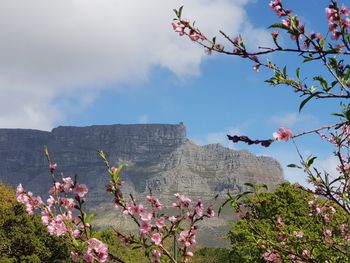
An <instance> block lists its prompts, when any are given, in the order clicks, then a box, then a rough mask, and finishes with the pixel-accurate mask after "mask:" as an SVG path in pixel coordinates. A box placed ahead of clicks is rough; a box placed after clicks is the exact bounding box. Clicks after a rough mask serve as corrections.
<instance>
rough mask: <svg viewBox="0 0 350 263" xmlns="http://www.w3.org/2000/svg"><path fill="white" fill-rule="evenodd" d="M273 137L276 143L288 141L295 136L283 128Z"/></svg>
mask: <svg viewBox="0 0 350 263" xmlns="http://www.w3.org/2000/svg"><path fill="white" fill-rule="evenodd" d="M272 136H273V138H274V139H275V140H276V141H288V140H289V139H290V138H292V136H293V134H292V131H291V130H290V129H287V128H284V127H281V128H279V130H278V131H277V132H274V133H273V134H272Z"/></svg>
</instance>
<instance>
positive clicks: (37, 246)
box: [0, 183, 69, 263]
mask: <svg viewBox="0 0 350 263" xmlns="http://www.w3.org/2000/svg"><path fill="white" fill-rule="evenodd" d="M0 195H1V197H2V199H1V202H0V262H4V263H10V262H68V261H69V252H68V246H67V245H66V244H64V243H63V242H62V240H60V239H58V238H56V237H52V236H50V235H49V233H48V232H47V230H46V228H45V227H44V226H43V225H42V223H41V221H40V218H39V217H38V216H35V217H33V218H30V217H29V216H28V215H27V213H26V211H25V208H24V206H23V205H21V204H19V203H17V202H16V196H15V193H14V191H13V190H12V189H11V188H10V187H7V186H5V185H4V184H2V183H0Z"/></svg>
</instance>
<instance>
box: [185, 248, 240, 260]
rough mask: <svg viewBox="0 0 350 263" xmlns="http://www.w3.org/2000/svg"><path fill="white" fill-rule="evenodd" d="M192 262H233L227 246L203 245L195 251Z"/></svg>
mask: <svg viewBox="0 0 350 263" xmlns="http://www.w3.org/2000/svg"><path fill="white" fill-rule="evenodd" d="M191 262H193V263H234V262H237V261H232V257H231V254H230V250H229V249H227V248H211V247H205V248H201V249H198V250H196V251H195V256H194V258H193V260H192V261H191Z"/></svg>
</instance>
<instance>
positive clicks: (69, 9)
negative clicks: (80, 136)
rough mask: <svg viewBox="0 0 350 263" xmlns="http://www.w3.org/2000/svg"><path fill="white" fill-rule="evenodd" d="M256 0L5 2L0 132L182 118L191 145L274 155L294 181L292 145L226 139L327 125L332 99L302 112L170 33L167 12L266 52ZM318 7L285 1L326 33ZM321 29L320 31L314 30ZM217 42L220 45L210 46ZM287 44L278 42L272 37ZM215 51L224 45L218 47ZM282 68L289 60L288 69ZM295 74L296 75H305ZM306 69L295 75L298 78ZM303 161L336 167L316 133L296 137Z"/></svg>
mask: <svg viewBox="0 0 350 263" xmlns="http://www.w3.org/2000/svg"><path fill="white" fill-rule="evenodd" d="M268 3H269V1H261V0H259V1H258V0H255V1H254V0H191V1H185V0H182V1H178V0H167V1H164V0H149V1H143V0H128V1H122V0H50V1H48V0H31V1H20V0H3V1H1V2H0V20H1V21H0V38H1V41H0V58H1V59H0V94H1V96H0V127H1V128H30V129H40V130H51V129H52V128H54V127H57V126H60V125H73V126H88V125H94V124H117V123H122V124H130V123H170V124H176V123H179V122H183V123H184V124H185V126H186V128H187V135H188V137H189V138H190V139H191V140H192V141H194V142H195V143H197V144H201V145H203V144H209V143H221V144H222V145H224V146H227V147H231V148H234V149H237V150H249V151H251V152H253V153H255V154H258V155H268V156H272V157H274V158H276V159H277V160H279V161H280V162H281V164H282V166H283V167H284V169H285V176H286V178H287V179H288V180H290V181H292V182H295V181H299V182H304V181H305V175H304V174H303V173H302V172H298V171H295V170H292V169H290V168H286V165H287V164H289V163H297V162H298V156H297V154H296V151H295V147H294V145H293V144H292V143H290V142H288V143H274V144H273V145H272V146H271V147H270V148H268V149H265V148H261V147H256V146H253V147H250V146H247V145H244V144H237V145H233V144H231V143H230V142H229V141H227V139H226V134H238V135H248V136H250V137H252V138H259V139H267V138H271V136H272V133H273V132H274V131H276V130H277V129H278V128H279V127H280V126H286V127H289V128H291V129H292V130H293V132H294V133H298V132H301V131H304V130H307V129H312V128H317V127H318V126H320V125H323V124H328V123H332V121H334V119H332V117H331V116H330V113H332V112H334V109H337V103H338V102H334V101H332V102H329V101H319V102H317V103H314V102H311V103H310V104H308V105H307V106H306V107H305V109H304V110H303V111H302V113H301V114H299V112H298V106H299V103H300V102H301V100H302V99H301V98H299V97H298V96H297V95H296V94H295V93H293V92H292V91H291V90H289V89H288V88H285V87H271V86H269V85H268V84H266V83H264V80H266V79H267V78H269V76H270V74H271V73H270V72H268V71H265V70H262V71H260V72H259V73H256V72H254V71H253V70H252V66H253V65H252V64H251V63H250V62H248V61H246V60H244V59H241V58H239V57H228V56H224V55H218V54H213V55H211V56H208V55H206V54H205V52H204V50H203V48H201V47H200V46H199V45H197V44H195V43H194V42H191V41H190V40H189V39H188V38H185V37H179V36H178V35H177V34H176V33H175V32H174V31H173V30H172V27H171V22H172V19H173V18H174V13H173V11H172V10H173V8H178V7H180V6H181V5H184V6H185V7H184V12H183V16H184V17H187V18H189V19H191V20H192V21H193V20H195V21H196V25H197V26H198V27H200V28H201V30H202V32H205V34H206V35H207V36H214V35H218V30H223V31H224V32H226V33H227V34H228V35H230V36H236V35H238V34H241V35H242V36H243V38H244V39H245V41H246V44H247V46H248V47H249V48H252V49H256V47H257V46H268V45H271V37H270V30H269V29H268V26H269V25H270V24H272V23H275V22H278V21H279V20H278V18H277V17H276V16H275V15H274V13H273V11H272V10H271V9H270V8H269V7H268ZM327 3H328V2H327V1H323V0H308V1H291V0H290V1H284V4H285V6H288V7H291V8H292V9H293V11H294V12H295V13H296V14H298V15H299V17H300V19H301V20H302V21H303V22H305V24H306V28H307V29H310V31H312V30H315V31H318V30H321V32H323V33H324V34H325V33H326V32H325V31H324V29H325V28H326V25H327V24H326V19H325V12H324V8H325V6H326V5H327ZM322 30H323V31H322ZM219 39H220V38H219ZM281 41H282V43H285V44H287V43H288V39H287V38H283V37H282V39H281ZM224 44H225V43H224ZM264 59H269V60H272V61H274V62H275V63H277V64H279V65H285V64H287V66H288V68H291V69H293V68H296V67H298V66H303V69H302V74H304V75H303V76H305V77H307V76H309V77H310V76H311V75H312V74H313V73H319V72H320V71H322V69H321V68H320V67H319V66H318V65H316V64H312V65H305V66H304V65H301V63H300V60H299V59H298V58H295V57H290V56H288V55H281V54H279V55H274V54H273V55H269V56H268V57H265V58H264ZM287 62H288V63H287ZM304 68H305V69H304ZM303 70H304V71H303ZM297 144H298V147H299V148H300V151H301V152H302V153H303V154H305V155H308V154H311V153H314V152H317V155H318V156H319V159H318V160H319V164H320V165H321V166H322V167H324V168H325V169H330V170H334V168H335V159H334V158H333V157H332V154H331V148H330V147H329V146H328V145H325V144H324V143H322V142H321V141H320V140H319V138H315V136H308V137H307V138H302V139H300V140H297Z"/></svg>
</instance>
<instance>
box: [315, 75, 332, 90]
mask: <svg viewBox="0 0 350 263" xmlns="http://www.w3.org/2000/svg"><path fill="white" fill-rule="evenodd" d="M313 80H317V81H319V82H320V84H321V86H322V88H323V90H324V91H326V92H328V91H329V87H328V83H327V81H326V80H325V79H324V78H323V77H322V76H316V77H314V78H313Z"/></svg>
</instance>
